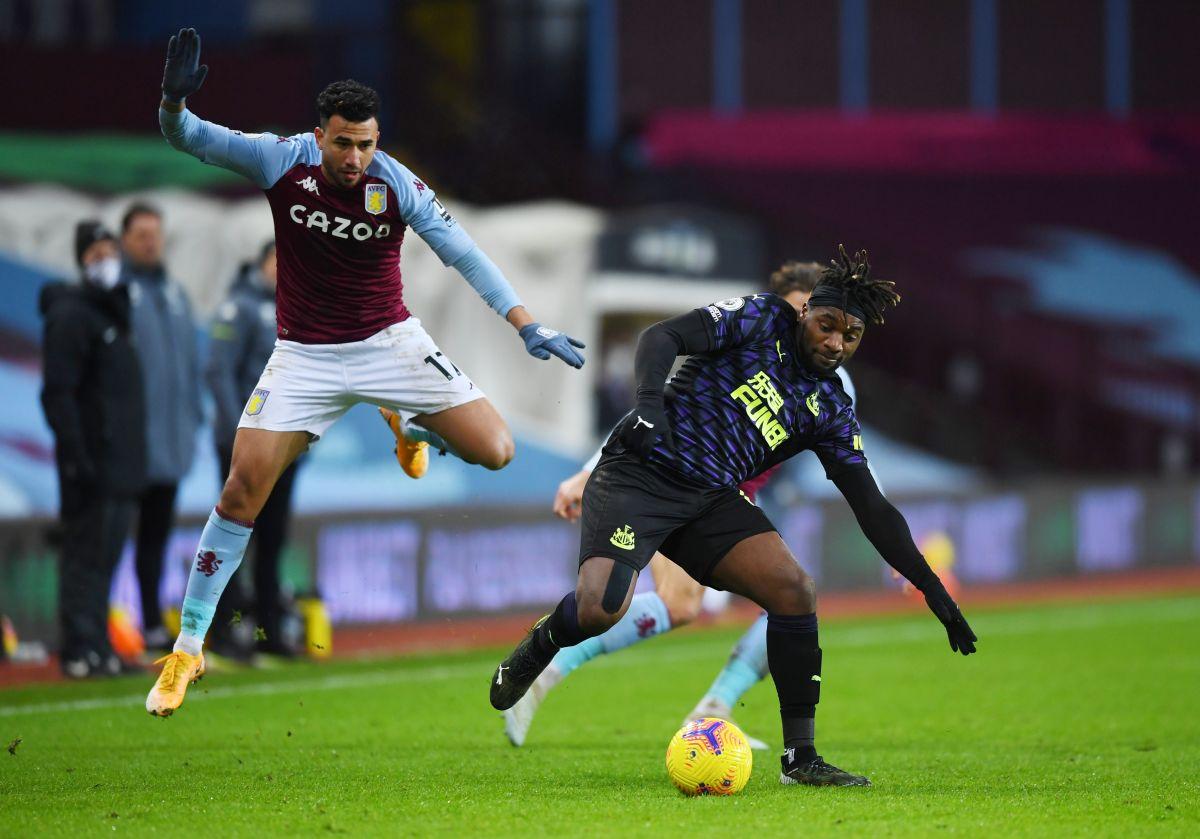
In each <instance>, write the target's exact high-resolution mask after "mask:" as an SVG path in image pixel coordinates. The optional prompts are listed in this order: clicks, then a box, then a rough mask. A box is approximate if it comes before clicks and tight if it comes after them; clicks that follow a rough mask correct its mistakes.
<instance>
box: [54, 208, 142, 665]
mask: <svg viewBox="0 0 1200 839" xmlns="http://www.w3.org/2000/svg"><path fill="white" fill-rule="evenodd" d="M75 259H76V262H77V263H78V265H79V268H80V272H81V274H82V280H83V282H82V283H81V284H78V285H77V284H75V283H50V284H48V285H47V286H45V287H44V288H43V289H42V292H41V298H40V300H39V309H40V311H41V313H42V315H43V316H44V317H45V319H46V326H45V337H44V342H43V346H42V357H43V367H44V371H43V373H44V378H43V384H42V408H43V410H44V411H45V412H46V421H47V422H48V423H49V424H50V428H51V429H52V430H53V431H54V455H55V463H56V465H57V467H58V485H59V496H60V499H61V504H60V511H59V515H60V522H61V527H62V532H61V539H62V541H61V549H62V555H61V562H60V565H59V615H60V618H59V620H60V626H61V629H62V639H61V641H62V649H61V657H60V664H61V667H62V671H63V674H64V675H65V676H67V677H68V678H74V679H82V678H86V677H88V676H108V675H117V674H118V673H120V672H121V670H122V664H121V661H120V659H119V658H117V656H116V654H115V653H114V652H113V648H112V645H111V644H110V643H109V640H108V597H109V590H110V588H111V585H112V575H113V569H114V568H116V565H117V560H118V559H119V557H120V555H121V549H122V547H123V546H124V544H125V538H126V536H127V535H128V533H129V526H130V524H131V523H132V521H133V511H134V507H135V504H136V499H137V497H138V495H139V493H140V492H141V490H142V485H143V480H144V478H145V449H146V440H145V419H144V417H145V409H144V407H143V394H142V376H141V365H140V364H139V362H138V356H137V352H136V350H135V348H134V344H133V336H132V332H131V329H130V305H129V290H128V288H127V287H126V286H125V284H124V283H123V282H122V281H121V262H120V255H119V254H118V251H117V242H116V239H115V237H114V236H113V235H112V233H110V232H108V231H107V230H106V229H104V228H103V227H102V226H101V225H100V223H99V222H95V221H84V222H81V223H80V224H79V225H78V226H77V227H76V228H75Z"/></svg>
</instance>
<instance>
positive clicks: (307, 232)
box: [146, 29, 583, 716]
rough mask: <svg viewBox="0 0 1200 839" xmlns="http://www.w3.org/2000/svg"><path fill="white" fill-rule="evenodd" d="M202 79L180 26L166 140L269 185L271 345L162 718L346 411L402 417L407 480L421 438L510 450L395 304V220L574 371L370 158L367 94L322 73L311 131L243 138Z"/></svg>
mask: <svg viewBox="0 0 1200 839" xmlns="http://www.w3.org/2000/svg"><path fill="white" fill-rule="evenodd" d="M207 74H208V67H207V66H206V65H201V64H200V36H199V35H197V34H196V32H195V30H192V29H182V30H180V32H179V34H178V35H176V36H173V37H172V38H171V40H170V43H169V45H168V47H167V61H166V67H165V69H164V71H163V84H162V93H163V96H162V101H161V103H160V105H159V111H158V120H159V125H160V126H161V128H162V132H163V136H164V137H166V139H167V142H169V143H170V144H171V145H172V146H173V147H175V148H177V149H179V150H181V151H184V152H187V153H189V154H192V155H194V156H196V157H198V158H200V159H201V160H203V161H204V162H205V163H210V164H212V165H215V166H221V167H224V168H226V169H229V170H231V171H234V172H237V173H239V174H241V175H243V176H245V177H246V178H248V179H249V180H250V181H251V182H253V183H254V184H255V185H256V186H258V187H259V188H260V189H262V190H263V192H264V193H265V194H266V197H267V201H268V203H269V204H270V206H271V214H272V216H273V217H274V221H275V241H276V245H277V255H278V272H277V273H278V283H277V285H276V289H275V301H276V323H277V328H278V338H277V340H276V342H275V349H274V351H273V352H272V354H271V357H270V359H269V360H268V362H267V366H266V368H265V369H264V370H263V373H262V376H261V377H260V378H259V380H258V385H257V387H256V388H255V389H254V391H253V393H251V394H246V395H247V396H248V397H249V400H248V401H247V403H246V407H245V409H244V410H243V411H242V414H241V418H240V419H239V421H238V430H237V435H236V437H235V438H234V443H233V458H232V463H231V465H230V471H229V478H228V480H226V482H225V486H224V488H223V489H222V491H221V498H220V501H219V502H218V503H217V506H216V507H215V508H214V509H213V512H212V515H210V516H209V519H208V524H207V526H206V527H205V528H204V531H203V532H202V533H201V535H200V544H199V546H198V547H197V550H196V559H195V562H194V563H193V565H192V568H191V571H190V573H189V575H188V582H187V589H186V592H185V594H184V598H183V610H182V615H181V628H180V633H179V637H178V639H177V640H176V641H175V646H174V650H173V651H172V652H171V654H170V655H167V656H165V657H164V658H162V659H160V660H159V662H158V663H160V664H161V665H162V670H161V672H160V673H159V676H158V680H157V681H156V682H155V685H154V687H153V688H152V689H151V691H150V693H149V695H148V696H147V697H146V710H147V711H149V712H150V713H151V714H154V715H156V716H169V715H170V714H171V713H173V712H174V711H175V710H176V709H177V708H178V707H179V706H180V704H181V703H182V702H183V699H184V695H185V693H186V691H187V687H188V685H189V684H191V683H192V682H194V681H195V680H196V679H198V678H200V676H202V675H203V674H204V655H203V652H202V647H203V643H204V637H205V634H206V632H207V631H208V628H209V625H210V624H211V622H212V619H213V614H214V611H215V609H216V606H217V602H218V601H219V599H220V597H221V592H222V591H223V590H224V589H225V586H226V584H227V583H228V582H229V579H230V577H231V576H232V575H233V572H234V571H236V570H237V568H238V566H239V565H240V564H241V562H242V555H243V554H244V553H245V551H246V543H247V542H248V541H249V539H250V534H251V532H252V530H253V527H254V518H255V516H257V515H258V514H259V512H260V511H261V510H262V507H263V504H264V503H265V502H266V500H267V497H268V496H269V495H270V494H271V489H272V488H273V487H274V485H275V482H276V481H277V480H278V479H279V476H280V475H281V474H282V473H283V471H284V470H285V469H287V468H288V466H289V465H291V463H292V462H293V461H294V460H295V459H296V457H297V456H299V455H300V453H301V452H303V451H305V450H306V449H307V448H308V447H309V444H310V443H312V442H313V441H314V440H316V439H318V438H320V437H321V435H322V434H324V433H325V430H326V429H327V428H329V426H331V425H332V424H333V423H334V422H336V421H337V420H338V418H339V417H341V416H342V414H344V413H346V411H348V410H349V409H350V408H351V407H353V406H354V405H355V404H357V403H359V402H368V403H371V404H373V405H376V406H378V407H379V408H382V409H385V410H387V411H388V412H389V413H390V415H391V416H392V419H394V418H395V417H398V418H399V420H400V422H389V424H390V425H392V426H393V431H394V432H396V433H397V434H398V439H397V444H398V450H399V455H400V458H401V465H403V466H405V471H407V472H409V474H410V475H413V476H414V477H416V476H417V475H419V474H420V473H421V472H423V471H424V466H423V465H422V464H420V463H417V462H416V461H417V460H419V459H421V458H428V453H427V452H425V451H424V449H425V447H426V446H428V445H434V446H436V447H437V448H439V449H441V450H443V451H448V452H450V453H452V454H455V455H457V456H458V457H460V458H462V459H463V460H465V461H467V462H468V463H475V464H479V465H482V466H485V467H487V468H489V469H501V468H503V467H504V466H505V465H506V464H507V463H508V462H509V461H510V460H511V459H512V457H513V441H512V435H511V434H509V431H508V428H507V426H506V425H505V423H504V420H503V419H502V418H501V417H500V414H499V413H498V412H497V411H496V409H495V408H494V407H493V406H492V404H491V402H489V401H488V400H487V399H486V398H485V397H484V395H483V392H482V391H481V390H480V389H479V388H478V387H477V386H476V385H475V384H474V383H472V382H471V380H470V379H469V378H468V377H467V376H466V375H465V374H464V373H463V371H461V370H460V369H459V368H458V367H457V366H455V365H454V363H453V362H451V361H450V359H449V358H447V357H446V356H445V355H443V354H442V352H441V351H440V350H438V347H437V345H436V344H435V343H434V342H433V339H432V338H431V337H430V336H429V335H428V334H427V333H426V332H425V330H424V329H423V328H422V327H421V322H420V321H419V320H418V319H417V318H415V317H412V316H411V313H410V312H409V311H408V308H407V307H406V306H405V305H404V298H403V283H402V281H401V275H400V243H401V241H402V240H403V239H404V232H405V230H406V229H407V228H412V230H413V231H414V232H416V233H417V235H418V236H420V237H421V238H422V239H423V240H424V241H425V243H426V244H428V245H429V246H430V248H432V249H433V251H434V252H435V253H436V254H437V255H438V257H439V258H440V259H441V260H442V262H443V264H445V265H448V266H453V267H454V268H455V269H456V270H457V271H458V272H459V273H461V274H462V275H463V277H464V278H465V279H466V280H467V282H468V283H470V284H471V286H472V287H473V288H474V289H475V290H476V291H477V292H478V293H479V296H480V297H482V298H483V300H484V302H486V303H487V304H488V305H489V306H491V307H492V308H493V309H494V310H495V311H496V313H497V314H498V315H500V316H501V317H503V318H505V319H506V320H507V321H508V322H509V323H510V324H511V325H512V326H513V328H514V329H516V330H517V331H518V333H519V335H520V337H521V339H522V340H523V341H524V342H525V349H526V350H527V351H528V352H529V354H530V355H532V356H534V357H535V358H540V359H543V360H545V359H549V358H550V356H551V355H554V356H557V357H558V358H560V359H562V360H563V361H564V362H566V363H567V364H569V365H571V366H572V367H576V368H578V367H581V366H582V365H583V356H582V355H580V354H579V353H578V352H577V350H576V348H582V347H583V344H581V343H580V342H578V341H576V340H575V339H574V338H570V337H569V336H567V335H564V334H562V333H561V332H556V331H555V330H553V329H547V328H545V327H543V326H542V325H540V324H539V323H537V322H536V321H535V320H534V319H533V316H532V315H531V314H530V313H529V312H528V310H526V309H525V307H524V306H523V305H521V301H520V300H519V299H518V298H517V295H516V293H515V292H514V291H513V289H512V287H511V286H510V285H509V284H508V281H507V280H506V279H505V278H504V275H503V274H502V273H501V272H500V269H499V268H497V267H496V265H495V264H494V263H493V262H492V261H491V260H490V259H488V258H487V256H486V255H485V254H484V253H483V252H482V251H481V250H480V249H479V248H478V247H477V246H476V245H475V243H474V242H473V241H472V240H471V237H470V236H468V235H467V234H466V232H464V231H463V229H462V227H461V226H460V225H459V224H458V223H457V222H456V221H455V219H454V218H453V217H452V216H451V215H450V213H448V212H447V211H446V209H445V208H444V207H443V206H442V204H441V202H440V201H438V200H437V198H435V197H434V194H433V190H432V189H430V188H429V186H428V185H427V184H426V183H425V182H424V181H422V180H421V179H420V178H418V177H416V176H415V175H414V174H413V173H412V172H410V171H409V170H408V169H406V168H405V167H404V166H403V165H401V164H400V163H399V162H398V161H397V160H395V159H394V158H392V157H390V156H389V155H387V154H385V153H384V152H382V151H379V149H378V141H379V123H378V120H377V119H376V117H375V114H376V113H377V112H378V110H379V97H378V95H377V94H376V93H375V91H373V90H372V89H371V88H369V87H367V86H366V85H362V84H359V83H358V82H354V81H342V82H334V83H333V84H331V85H329V86H328V87H326V88H325V90H324V91H322V92H321V94H320V95H319V96H318V97H317V113H318V116H319V118H320V125H319V126H317V127H316V128H315V129H314V130H313V131H311V132H309V133H304V134H296V135H293V136H291V137H277V136H275V135H274V134H243V133H242V132H240V131H231V130H230V129H228V128H225V127H224V126H221V125H217V124H215V123H212V122H206V121H205V120H202V119H200V118H199V117H197V116H196V115H195V114H193V113H191V112H190V111H188V109H187V108H186V106H185V104H184V100H185V99H186V98H187V97H188V96H191V95H192V94H194V93H195V92H196V91H197V90H199V88H200V85H201V84H202V83H203V81H204V78H205V76H206V75H207Z"/></svg>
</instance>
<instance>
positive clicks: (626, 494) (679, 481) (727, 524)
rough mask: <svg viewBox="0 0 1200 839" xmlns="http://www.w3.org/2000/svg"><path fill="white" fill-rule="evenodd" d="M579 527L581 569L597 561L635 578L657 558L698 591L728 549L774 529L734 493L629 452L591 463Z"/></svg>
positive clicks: (706, 583) (736, 492)
mask: <svg viewBox="0 0 1200 839" xmlns="http://www.w3.org/2000/svg"><path fill="white" fill-rule="evenodd" d="M581 521H582V526H583V532H582V533H581V535H580V540H579V562H580V563H581V564H582V563H583V561H584V560H586V559H588V558H590V557H593V556H603V557H608V558H610V559H615V560H616V561H618V562H621V563H624V564H625V565H628V566H630V567H632V568H633V569H634V570H636V571H638V572H641V571H642V570H643V569H644V568H645V567H646V566H647V565H648V564H649V563H650V557H652V556H653V555H654V552H655V551H659V552H661V553H662V554H663V555H664V556H666V557H667V558H668V559H670V560H672V561H673V562H675V563H676V564H677V565H679V566H680V567H681V568H683V569H684V570H685V571H687V573H688V574H689V575H691V576H692V578H694V579H695V580H696V581H698V582H700V583H703V584H704V585H709V584H710V580H709V577H710V575H711V574H712V570H713V568H715V567H716V565H717V563H718V562H720V561H721V559H722V558H723V557H724V556H725V554H727V553H729V550H730V549H731V548H732V547H733V546H734V545H736V544H737V543H738V542H741V541H742V540H743V539H747V538H749V537H751V536H756V535H758V534H759V533H769V532H771V531H773V530H775V526H774V525H773V524H771V521H770V520H769V519H768V518H767V517H766V514H764V513H763V511H762V510H760V509H759V508H758V505H756V504H755V503H754V502H752V501H751V500H750V499H749V498H747V497H746V496H745V495H744V494H743V493H742V492H741V490H738V489H729V488H726V487H722V488H716V489H714V488H709V487H701V486H697V485H696V484H692V483H689V482H687V481H686V480H684V479H683V477H682V476H677V475H675V474H674V473H672V472H670V471H668V470H666V469H663V468H661V467H658V466H654V465H650V464H646V463H643V462H642V461H641V460H639V459H638V458H637V457H636V456H634V455H632V454H629V453H621V454H616V455H610V454H608V453H605V455H604V456H603V457H601V459H600V462H599V463H597V464H596V468H595V470H593V472H592V475H591V477H590V478H588V482H587V486H586V487H584V490H583V514H582V518H581Z"/></svg>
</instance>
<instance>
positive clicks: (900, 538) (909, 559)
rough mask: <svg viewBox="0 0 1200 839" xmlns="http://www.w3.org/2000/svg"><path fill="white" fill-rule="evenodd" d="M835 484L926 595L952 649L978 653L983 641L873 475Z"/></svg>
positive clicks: (856, 472)
mask: <svg viewBox="0 0 1200 839" xmlns="http://www.w3.org/2000/svg"><path fill="white" fill-rule="evenodd" d="M833 483H834V485H835V486H837V488H838V489H839V490H840V491H841V493H842V495H843V496H845V498H846V501H847V502H849V504H850V509H852V510H853V511H854V517H855V518H856V519H858V525H859V527H861V528H862V531H863V533H864V534H865V535H866V537H867V539H869V540H870V541H871V544H872V545H874V546H875V550H877V551H879V555H880V556H882V557H883V558H884V561H886V562H887V564H888V565H890V566H892V567H893V568H895V569H896V570H897V571H899V572H900V573H901V574H902V575H904V578H905V579H907V580H908V581H909V582H910V583H912V584H913V586H914V587H916V589H917V590H918V591H920V592H921V593H922V594H924V595H925V603H926V604H927V605H928V606H929V610H930V611H931V612H933V614H934V615H935V616H936V617H937V619H938V620H940V621H941V622H942V625H943V626H944V627H946V636H947V637H948V638H949V640H950V649H951V650H953V651H955V652H959V653H962V654H963V655H970V654H971V653H973V652H975V642H976V641H977V640H979V639H978V638H977V637H976V636H975V633H974V632H972V631H971V627H970V625H969V624H968V623H967V619H966V618H964V617H963V614H962V612H961V611H959V608H958V604H957V603H955V602H954V598H952V597H951V596H950V594H949V593H948V592H947V591H946V587H945V586H944V585H942V581H941V580H940V579H938V575H937V574H935V573H933V569H932V568H930V567H929V563H927V562H926V561H925V557H923V556H921V552H920V551H919V550H917V546H916V544H915V543H914V542H913V538H912V532H911V531H910V530H909V529H908V522H906V521H905V520H904V516H903V515H901V514H900V511H899V510H897V509H896V508H895V507H894V506H892V504H891V502H889V501H888V500H887V499H886V498H884V497H883V493H881V492H880V491H879V487H878V485H877V484H876V483H875V479H874V478H873V477H871V473H870V472H869V471H867V469H865V468H861V469H850V470H847V471H845V472H842V473H841V474H840V475H837V476H835V477H834V478H833Z"/></svg>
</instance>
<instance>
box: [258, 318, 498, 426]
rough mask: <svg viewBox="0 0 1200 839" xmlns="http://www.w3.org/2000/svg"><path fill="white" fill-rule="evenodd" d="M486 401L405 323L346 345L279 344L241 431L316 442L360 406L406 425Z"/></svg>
mask: <svg viewBox="0 0 1200 839" xmlns="http://www.w3.org/2000/svg"><path fill="white" fill-rule="evenodd" d="M483 395H484V394H483V391H481V390H480V389H479V388H477V387H476V386H475V383H474V382H472V381H471V380H470V379H469V378H468V377H467V375H466V374H465V373H463V372H462V371H461V370H459V369H458V368H457V367H456V366H454V362H452V361H451V360H450V359H448V358H447V357H446V356H444V355H443V354H442V352H441V350H439V349H438V348H437V344H435V343H434V342H433V339H432V338H430V337H429V334H428V333H427V332H426V331H425V330H424V329H423V328H422V327H421V321H420V320H418V319H417V318H413V317H410V318H409V319H408V320H405V321H402V322H401V323H395V324H392V325H391V326H389V327H387V328H386V329H382V330H380V331H379V332H376V333H375V334H374V335H371V336H370V337H368V338H364V339H363V340H361V341H354V342H352V343H349V344H300V343H297V342H295V341H284V340H282V339H277V340H276V341H275V350H274V352H272V353H271V358H270V359H269V360H268V361H267V366H266V368H265V369H264V370H263V372H262V376H260V377H259V380H258V386H257V387H256V388H255V389H254V392H253V393H252V394H251V395H250V399H249V400H248V401H247V402H246V407H245V408H244V409H243V410H242V418H241V420H240V421H239V422H238V428H261V429H264V430H266V431H307V432H308V433H310V434H312V435H313V436H315V437H320V436H321V435H323V434H324V433H325V430H326V429H327V428H329V426H331V425H333V424H334V423H335V422H337V420H338V419H339V418H340V417H341V416H342V414H344V413H346V411H348V410H350V409H351V408H352V407H354V406H355V405H356V404H358V403H359V402H367V403H370V404H372V405H380V406H382V407H385V408H391V409H392V410H393V411H395V412H396V413H398V414H400V416H401V418H402V419H403V420H404V422H405V423H408V422H409V421H411V420H412V418H413V417H415V416H418V415H420V414H433V413H437V412H438V411H444V410H446V409H448V408H454V407H457V406H458V405H465V404H466V403H468V402H472V401H474V400H476V399H482V398H483Z"/></svg>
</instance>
